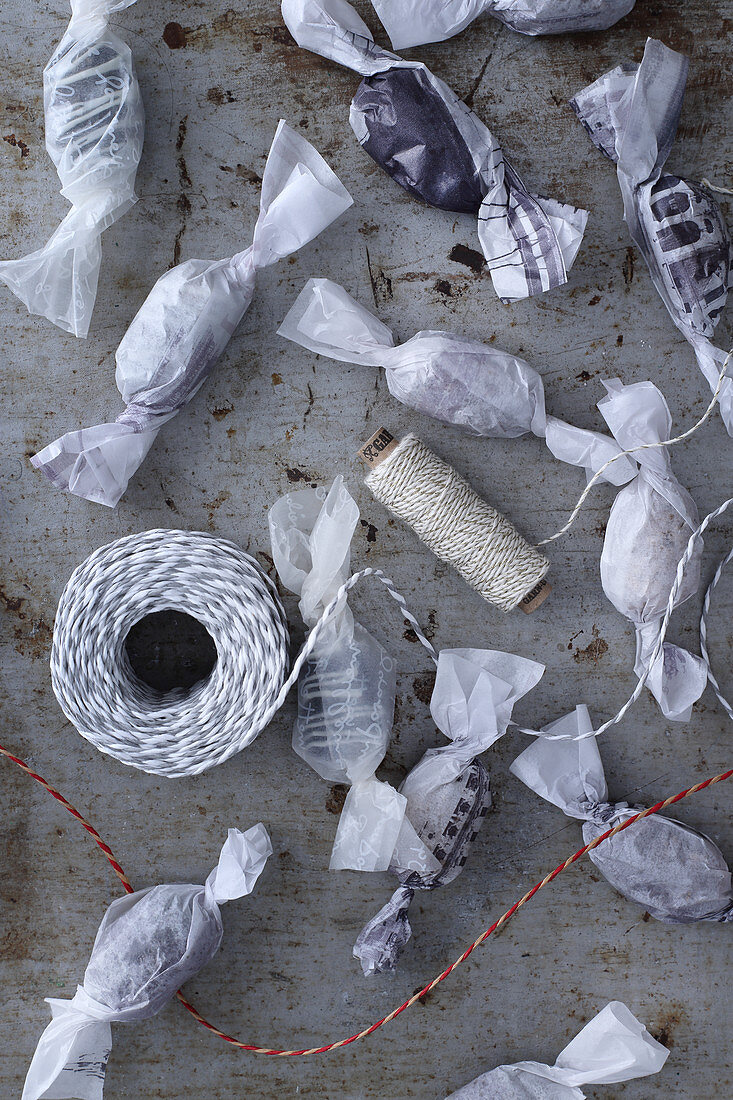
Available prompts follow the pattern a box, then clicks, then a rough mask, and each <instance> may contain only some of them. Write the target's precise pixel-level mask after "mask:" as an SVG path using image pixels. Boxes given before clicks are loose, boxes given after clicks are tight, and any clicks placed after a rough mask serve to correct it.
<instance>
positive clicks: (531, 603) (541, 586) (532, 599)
mask: <svg viewBox="0 0 733 1100" xmlns="http://www.w3.org/2000/svg"><path fill="white" fill-rule="evenodd" d="M551 592H552V585H551V584H549V583H548V582H547V581H546V580H545V578H544V577H543V578H542V580H541V581H538V583H537V584H536V585H535V586H534V588H532V589H530V591H529V592H528V593H527V595H526V596H523V597H522V599H521V600H520V601H519V609H520V611H523V612H524V614H525V615H531V614H532V612H533V611H536V610H537V608H538V607H539V606H540V604H542V603H544V602H545V600H546V599H547V597H548V596H549V595H550V593H551Z"/></svg>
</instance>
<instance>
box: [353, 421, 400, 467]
mask: <svg viewBox="0 0 733 1100" xmlns="http://www.w3.org/2000/svg"><path fill="white" fill-rule="evenodd" d="M396 446H397V440H396V439H395V437H394V436H393V435H392V433H391V432H390V431H388V430H387V429H386V428H380V429H379V431H377V432H375V433H374V435H373V436H371V438H369V439H367V441H366V443H365V444H364V445H363V446H362V447H360V448H359V451H358V455H359V458H360V459H361V460H362V462H363V463H365V465H367V466H368V467H369V469H370V470H373V469H374V467H375V466H378V465H379V463H380V462H381V461H382V460H383V459H385V458H386V457H387V455H388V454H391V452H392V451H393V450H394V449H395V447H396Z"/></svg>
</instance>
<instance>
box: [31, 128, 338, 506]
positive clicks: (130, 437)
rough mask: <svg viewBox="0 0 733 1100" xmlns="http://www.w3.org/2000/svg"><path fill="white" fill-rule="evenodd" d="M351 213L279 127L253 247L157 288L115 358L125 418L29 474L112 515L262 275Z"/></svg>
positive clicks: (302, 145)
mask: <svg viewBox="0 0 733 1100" xmlns="http://www.w3.org/2000/svg"><path fill="white" fill-rule="evenodd" d="M351 203H352V199H351V196H350V195H349V193H348V191H347V190H346V188H345V187H344V186H343V184H342V183H341V182H340V180H339V179H338V177H337V176H336V175H335V174H334V172H333V171H332V170H331V169H330V168H329V167H328V165H327V164H326V162H325V161H324V159H323V158H322V157H321V155H320V154H319V153H317V152H316V150H315V149H314V148H313V146H312V145H310V144H309V143H308V142H307V141H306V140H305V138H303V137H301V136H300V135H299V134H297V133H295V131H294V130H292V129H291V128H290V127H289V126H288V125H286V123H285V122H282V121H281V122H280V124H279V125H278V128H277V130H276V132H275V137H274V140H273V142H272V146H271V148H270V152H269V155H268V158H267V163H266V165H265V171H264V173H263V177H262V192H261V198H260V213H259V217H258V218H257V223H256V225H255V229H254V235H253V239H252V244H251V245H250V246H249V248H247V249H245V250H244V251H243V252H239V253H238V254H237V255H236V256H232V257H231V258H229V259H226V260H216V261H209V260H187V261H186V262H185V263H182V264H179V265H178V266H177V267H174V268H171V270H170V271H167V272H166V273H165V275H162V276H161V277H160V278H159V279H158V281H157V283H156V284H155V286H154V287H153V289H152V290H151V291H150V294H149V295H148V297H147V298H146V300H145V301H144V302H143V304H142V306H141V307H140V309H139V310H138V313H137V315H136V316H135V317H134V318H133V321H132V324H131V325H130V327H129V328H128V330H127V332H126V333H125V335H124V337H123V338H122V343H121V344H120V346H119V347H118V349H117V355H116V360H117V372H116V375H115V381H116V383H117V388H118V389H119V391H120V394H121V395H122V399H123V400H124V402H125V404H126V406H127V407H126V409H125V411H124V412H123V413H121V414H120V416H118V417H117V420H115V421H114V422H113V423H108V424H99V425H97V426H96V427H93V428H83V429H82V430H81V431H75V432H69V433H68V434H67V435H65V436H62V438H61V439H57V440H56V441H55V442H54V443H51V444H49V445H48V446H47V447H45V448H44V449H43V450H42V451H40V452H39V453H38V454H37V455H35V456H34V458H33V459H32V462H33V465H34V466H37V467H38V468H39V469H41V470H43V472H44V473H45V475H46V476H47V477H48V478H49V480H50V481H51V482H53V484H54V485H55V486H56V487H57V488H59V489H65V490H67V491H68V492H71V493H74V494H76V496H80V497H85V498H86V499H87V500H93V501H97V502H98V503H99V504H106V505H107V506H108V507H110V508H113V507H114V506H115V505H116V504H117V502H118V501H119V499H120V497H121V496H122V494H123V493H124V491H125V489H126V488H127V483H128V481H129V479H130V478H131V477H132V475H133V474H134V473H135V471H136V470H137V469H138V467H139V466H140V464H141V463H142V461H143V459H144V458H145V456H146V454H147V453H148V451H149V450H150V447H151V446H152V444H153V442H154V440H155V438H156V436H157V434H158V432H159V431H160V429H161V428H162V426H163V425H164V424H165V423H167V421H169V420H170V419H171V418H172V417H174V416H175V415H176V413H177V412H179V411H180V410H181V409H182V408H184V406H185V405H187V404H188V403H189V401H191V399H192V398H193V397H194V395H195V394H196V393H197V392H198V390H199V389H200V387H201V386H202V385H203V383H204V382H205V381H206V379H207V378H208V376H209V374H210V373H211V371H212V370H213V369H214V367H215V366H216V363H217V360H218V359H219V357H220V355H221V354H222V352H223V351H224V348H225V347H226V346H227V343H228V342H229V340H230V338H231V337H232V335H233V334H234V331H235V329H236V327H237V325H238V324H239V322H240V321H241V319H242V317H243V316H244V314H245V313H246V311H247V309H248V308H249V305H250V303H251V301H252V297H253V294H254V289H255V282H256V277H257V272H258V270H259V269H260V268H262V267H267V266H269V265H270V264H274V263H276V262H277V261H278V260H281V259H283V258H284V257H285V256H289V255H291V254H292V253H293V252H297V250H298V249H299V248H302V247H303V246H304V245H306V244H308V242H309V241H312V240H313V238H314V237H317V236H318V234H319V233H321V232H322V231H323V230H324V229H325V228H326V227H327V226H328V225H330V224H331V222H332V221H334V220H335V219H336V218H337V217H339V215H340V214H342V213H343V212H344V210H346V209H348V207H349V206H351Z"/></svg>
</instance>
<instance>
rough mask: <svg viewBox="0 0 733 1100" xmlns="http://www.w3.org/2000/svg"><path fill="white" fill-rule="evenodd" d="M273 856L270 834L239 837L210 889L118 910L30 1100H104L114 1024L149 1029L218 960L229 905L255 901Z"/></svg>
mask: <svg viewBox="0 0 733 1100" xmlns="http://www.w3.org/2000/svg"><path fill="white" fill-rule="evenodd" d="M271 854H272V846H271V844H270V838H269V836H268V835H267V831H266V830H265V827H264V826H263V825H255V826H253V827H252V828H251V829H248V830H247V832H246V833H240V832H239V830H238V829H230V830H229V833H228V836H227V839H226V841H225V843H224V847H223V848H222V850H221V855H220V856H219V863H218V865H217V866H216V867H215V868H214V870H213V871H212V872H211V874H210V875H209V877H208V878H207V880H206V883H205V884H204V885H203V886H190V885H180V884H175V885H169V886H152V887H149V888H148V889H147V890H138V891H137V892H136V893H134V894H127V895H126V896H125V897H122V898H118V899H117V901H113V902H112V904H111V905H110V907H109V909H108V910H107V912H106V913H105V915H104V918H103V920H102V923H101V924H100V926H99V931H98V932H97V938H96V939H95V941H94V947H93V948H92V954H91V958H90V959H89V963H88V965H87V968H86V971H85V974H84V982H83V984H82V985H80V986H79V987H78V988H77V991H76V993H75V995H74V997H73V998H72V999H71V1000H70V1001H59V1000H51V999H49V1000H48V1003H49V1004H50V1005H51V1014H52V1017H53V1019H52V1020H51V1023H50V1024H49V1025H48V1027H47V1028H46V1030H45V1031H44V1033H43V1035H42V1036H41V1038H40V1040H39V1042H38V1046H37V1047H36V1052H35V1054H34V1055H33V1061H32V1062H31V1065H30V1068H29V1070H28V1075H27V1077H26V1080H25V1087H24V1089H23V1096H22V1100H42V1098H43V1100H45V1098H49V1100H50V1098H51V1097H53V1100H102V1093H103V1089H104V1076H105V1070H106V1068H107V1059H108V1058H109V1054H110V1051H111V1049H112V1030H111V1027H110V1024H112V1023H131V1022H132V1021H133V1020H148V1019H150V1017H151V1016H155V1015H156V1013H158V1012H160V1010H161V1009H162V1008H163V1007H164V1006H165V1005H166V1004H167V1003H168V1001H170V999H171V998H172V997H173V996H175V994H176V992H177V991H178V990H179V989H180V987H181V986H182V985H183V984H184V982H187V981H188V980H189V978H192V977H193V976H194V974H197V973H198V971H199V970H200V969H201V967H202V966H205V965H206V963H207V962H209V960H210V959H212V958H213V957H214V955H215V954H216V952H217V951H218V950H219V945H220V944H221V940H222V935H223V931H224V930H223V928H222V923H221V913H220V912H219V906H220V905H223V904H224V902H226V901H233V900H234V899H235V898H241V897H244V896H245V895H246V894H251V893H252V890H253V889H254V886H255V883H256V882H257V879H258V878H259V876H260V873H261V871H262V869H263V867H264V866H265V863H266V862H267V857H268V856H269V855H271Z"/></svg>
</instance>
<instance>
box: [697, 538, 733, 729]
mask: <svg viewBox="0 0 733 1100" xmlns="http://www.w3.org/2000/svg"><path fill="white" fill-rule="evenodd" d="M731 558H733V547H731V549H730V550H729V551H728V553H727V554H726V556H725V557H724V558H723V559H722V561H721V562H720V563H719V564H718V568H717V569H716V570H715V575H714V577H713V579H712V580H711V582H710V584H709V585H708V588H707V591H706V593H705V600H704V601H703V605H702V615H701V616H700V653H701V654H702V659H703V661H704V662H705V664H706V665H707V670H708V680H709V681H710V686H711V688H712V689H713V691H714V692H715V694H716V695H717V697H718V701H719V703H720V704H721V706H722V707H723V709H724V710H725V712H726V714H727V715H728V717H729V718H730V719H731V721H733V707H732V706H731V704H730V703H729V702H728V700H727V699H726V697H725V696H724V695H723V693H722V691H721V690H720V684H719V683H718V681H717V679H716V678H715V676H714V674H713V670H712V668H711V665H710V656H709V654H708V646H707V641H708V627H707V617H708V611H709V610H710V598H711V596H712V592H713V589H714V588H715V586H716V585H717V583H718V581H719V580H720V577H721V575H722V573H723V570H724V569H725V567H726V565H727V564H728V562H729V561H730V560H731Z"/></svg>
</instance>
